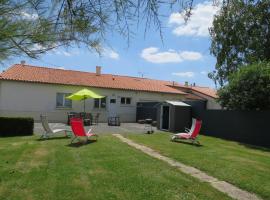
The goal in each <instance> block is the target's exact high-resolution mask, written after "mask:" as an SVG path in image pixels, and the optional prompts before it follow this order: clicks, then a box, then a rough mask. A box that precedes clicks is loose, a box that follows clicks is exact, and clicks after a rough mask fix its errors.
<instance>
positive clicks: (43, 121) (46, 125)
mask: <svg viewBox="0 0 270 200" xmlns="http://www.w3.org/2000/svg"><path fill="white" fill-rule="evenodd" d="M40 120H41V124H42V127H43V129H44V132H43V134H42V135H41V137H40V138H43V139H46V138H49V137H50V136H52V135H55V134H57V133H61V132H62V133H64V134H65V136H66V137H68V134H67V133H68V132H71V131H70V130H67V129H51V128H50V126H49V123H48V119H47V116H46V115H40Z"/></svg>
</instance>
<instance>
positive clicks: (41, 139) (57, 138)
mask: <svg viewBox="0 0 270 200" xmlns="http://www.w3.org/2000/svg"><path fill="white" fill-rule="evenodd" d="M63 139H70V137H66V136H62V137H50V138H38V139H36V140H37V141H41V142H42V141H46V140H63Z"/></svg>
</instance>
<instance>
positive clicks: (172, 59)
mask: <svg viewBox="0 0 270 200" xmlns="http://www.w3.org/2000/svg"><path fill="white" fill-rule="evenodd" d="M195 2H196V5H195V7H194V10H193V15H192V17H191V19H190V21H189V22H188V24H185V23H184V22H183V19H182V17H181V15H180V14H178V13H168V17H164V18H163V26H164V28H163V30H162V31H163V43H162V41H161V38H160V35H159V32H158V31H156V30H155V29H154V28H150V29H149V30H148V32H147V34H146V37H145V36H144V26H141V27H139V28H138V29H134V30H133V32H134V33H135V35H134V36H133V37H132V38H131V41H130V43H129V45H128V43H127V41H126V39H125V38H123V37H122V36H120V35H118V34H116V33H114V34H110V33H108V34H107V36H106V37H107V39H108V43H109V45H110V47H109V46H108V47H105V49H106V50H105V51H104V52H103V55H102V56H101V57H100V56H98V55H97V54H96V53H94V52H89V51H87V50H85V49H84V48H70V49H56V50H54V51H51V52H49V53H47V54H46V55H43V56H41V57H40V59H39V60H34V59H29V58H16V59H12V60H10V61H8V62H7V63H5V65H6V66H9V65H11V64H14V63H19V62H20V60H22V59H23V60H25V61H26V63H27V64H33V65H38V66H50V67H55V68H59V67H63V68H64V69H73V70H80V71H89V72H94V71H95V66H97V65H98V66H102V73H111V74H120V75H128V76H141V75H142V74H143V76H144V77H146V78H153V79H160V80H170V81H177V82H180V83H184V82H185V81H188V82H189V83H193V82H195V83H196V84H197V85H202V86H210V87H214V84H213V81H212V80H210V79H209V78H208V77H207V73H208V72H211V71H212V70H213V69H214V66H215V62H216V60H215V58H214V57H213V56H211V55H210V53H209V47H210V44H211V41H210V37H209V34H208V27H209V26H211V24H212V18H213V14H214V13H216V11H217V10H218V8H217V7H213V6H212V2H209V1H195Z"/></svg>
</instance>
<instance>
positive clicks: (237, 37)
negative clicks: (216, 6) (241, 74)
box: [209, 0, 270, 86]
mask: <svg viewBox="0 0 270 200" xmlns="http://www.w3.org/2000/svg"><path fill="white" fill-rule="evenodd" d="M210 34H211V39H212V45H211V49H210V50H211V53H212V54H213V55H214V56H215V57H216V58H217V63H216V70H215V71H213V72H212V73H210V74H209V78H211V79H213V80H214V81H215V83H219V84H220V85H221V86H223V85H224V84H225V83H226V82H227V81H228V76H229V74H231V73H233V72H235V71H237V70H238V69H239V67H244V66H245V65H247V64H252V63H254V62H261V61H269V60H270V1H265V0H231V1H225V3H223V6H222V8H221V11H220V13H219V14H218V15H217V16H215V18H214V21H213V28H211V29H210Z"/></svg>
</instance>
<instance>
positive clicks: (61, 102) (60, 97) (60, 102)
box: [56, 93, 72, 108]
mask: <svg viewBox="0 0 270 200" xmlns="http://www.w3.org/2000/svg"><path fill="white" fill-rule="evenodd" d="M69 95H71V94H70V93H56V108H72V101H71V100H70V99H66V97H67V96H69Z"/></svg>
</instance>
